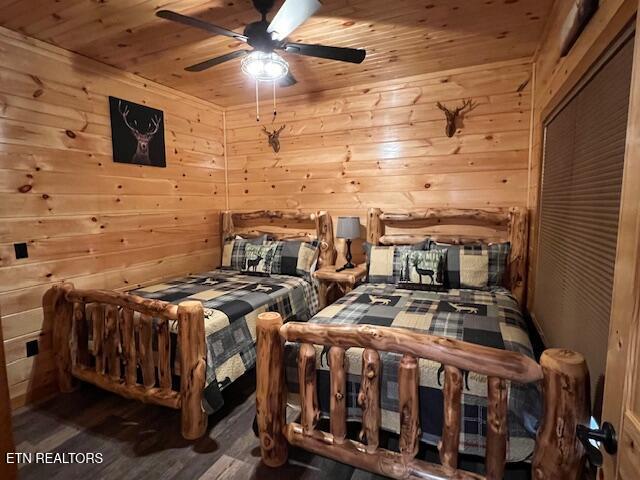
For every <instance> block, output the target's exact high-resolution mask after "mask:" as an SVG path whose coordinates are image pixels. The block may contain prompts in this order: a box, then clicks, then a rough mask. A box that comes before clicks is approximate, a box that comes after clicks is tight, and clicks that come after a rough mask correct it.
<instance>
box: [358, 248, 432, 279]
mask: <svg viewBox="0 0 640 480" xmlns="http://www.w3.org/2000/svg"><path fill="white" fill-rule="evenodd" d="M428 245H429V241H428V240H425V241H424V242H420V243H416V244H414V245H395V246H391V247H382V246H378V245H372V244H370V243H365V244H364V250H365V253H366V254H367V282H369V283H392V284H396V283H398V281H399V280H400V270H401V268H402V262H401V257H402V254H403V253H404V252H410V251H418V250H426V249H427V246H428Z"/></svg>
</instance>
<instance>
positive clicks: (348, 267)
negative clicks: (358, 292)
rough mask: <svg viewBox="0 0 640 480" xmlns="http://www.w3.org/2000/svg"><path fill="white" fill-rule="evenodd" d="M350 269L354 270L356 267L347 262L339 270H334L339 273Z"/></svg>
mask: <svg viewBox="0 0 640 480" xmlns="http://www.w3.org/2000/svg"><path fill="white" fill-rule="evenodd" d="M350 268H356V266H355V265H354V264H353V263H351V262H347V263H345V264H344V265H343V266H341V267H340V268H336V272H341V271H343V270H348V269H350Z"/></svg>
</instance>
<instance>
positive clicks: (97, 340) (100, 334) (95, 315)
mask: <svg viewBox="0 0 640 480" xmlns="http://www.w3.org/2000/svg"><path fill="white" fill-rule="evenodd" d="M91 323H92V325H93V331H92V335H93V348H92V350H93V356H94V357H95V360H96V373H98V374H100V375H102V374H104V369H105V361H104V359H105V356H104V305H103V304H101V303H99V304H97V305H96V306H95V307H94V308H93V309H92V311H91Z"/></svg>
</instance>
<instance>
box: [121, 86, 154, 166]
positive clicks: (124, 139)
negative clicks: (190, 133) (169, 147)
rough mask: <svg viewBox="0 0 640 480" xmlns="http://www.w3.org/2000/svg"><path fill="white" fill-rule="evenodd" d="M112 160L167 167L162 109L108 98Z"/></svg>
mask: <svg viewBox="0 0 640 480" xmlns="http://www.w3.org/2000/svg"><path fill="white" fill-rule="evenodd" d="M109 111H110V114H111V143H112V146H113V161H114V162H118V163H130V164H136V165H144V166H151V167H166V151H165V142H164V113H163V111H162V110H158V109H156V108H152V107H149V106H147V105H140V104H138V103H135V102H131V101H129V100H123V99H120V98H117V97H111V96H109Z"/></svg>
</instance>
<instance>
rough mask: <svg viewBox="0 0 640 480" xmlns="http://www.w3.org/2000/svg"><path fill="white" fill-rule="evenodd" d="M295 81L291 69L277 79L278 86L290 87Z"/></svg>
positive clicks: (296, 81)
mask: <svg viewBox="0 0 640 480" xmlns="http://www.w3.org/2000/svg"><path fill="white" fill-rule="evenodd" d="M296 83H298V80H296V77H294V76H293V74H292V73H291V70H289V72H288V73H287V74H286V75H285V76H284V77H283V78H281V79H280V80H278V86H279V87H292V86H294V85H295V84H296Z"/></svg>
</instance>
